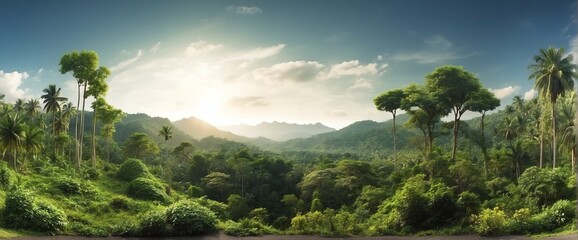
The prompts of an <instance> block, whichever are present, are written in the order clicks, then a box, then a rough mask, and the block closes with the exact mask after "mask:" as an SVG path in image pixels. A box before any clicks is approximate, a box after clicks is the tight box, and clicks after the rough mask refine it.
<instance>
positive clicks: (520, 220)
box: [510, 208, 533, 234]
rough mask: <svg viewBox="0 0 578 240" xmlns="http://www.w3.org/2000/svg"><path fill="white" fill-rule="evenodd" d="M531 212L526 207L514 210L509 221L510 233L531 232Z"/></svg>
mask: <svg viewBox="0 0 578 240" xmlns="http://www.w3.org/2000/svg"><path fill="white" fill-rule="evenodd" d="M531 218H532V212H531V211H530V209H528V208H522V209H518V210H516V212H514V215H513V216H512V221H511V223H510V233H513V234H527V233H531V232H532V229H533V226H532V221H531Z"/></svg>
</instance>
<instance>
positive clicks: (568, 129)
mask: <svg viewBox="0 0 578 240" xmlns="http://www.w3.org/2000/svg"><path fill="white" fill-rule="evenodd" d="M575 101H576V93H575V92H571V93H570V94H569V96H568V97H566V98H564V99H563V101H562V104H560V109H559V110H560V111H559V113H560V117H561V120H562V121H561V124H560V131H562V135H561V136H560V139H559V140H560V141H561V142H562V144H561V146H560V150H562V149H568V150H570V159H571V163H572V172H574V170H575V169H576V134H575V132H574V119H575V117H576V112H575V110H574V102H575Z"/></svg>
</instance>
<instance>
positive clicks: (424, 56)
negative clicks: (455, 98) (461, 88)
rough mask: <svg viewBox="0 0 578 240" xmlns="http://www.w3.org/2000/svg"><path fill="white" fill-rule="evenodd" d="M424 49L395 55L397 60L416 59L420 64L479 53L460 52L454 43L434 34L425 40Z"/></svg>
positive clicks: (440, 61)
mask: <svg viewBox="0 0 578 240" xmlns="http://www.w3.org/2000/svg"><path fill="white" fill-rule="evenodd" d="M423 43H424V47H423V48H424V49H423V50H420V51H415V52H400V53H397V54H395V55H393V57H392V58H393V59H394V60H397V61H415V62H417V63H420V64H428V63H444V62H447V61H450V60H456V59H462V58H468V57H472V56H475V55H478V54H479V52H472V53H459V52H457V51H456V50H455V49H454V47H453V46H454V45H453V43H451V42H450V41H448V40H447V39H446V38H444V37H443V36H441V35H434V36H432V37H429V38H425V39H424V40H423Z"/></svg>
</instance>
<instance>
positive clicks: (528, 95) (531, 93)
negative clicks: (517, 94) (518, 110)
mask: <svg viewBox="0 0 578 240" xmlns="http://www.w3.org/2000/svg"><path fill="white" fill-rule="evenodd" d="M537 94H538V91H536V90H534V89H533V88H532V89H530V90H529V91H527V92H525V93H524V100H531V99H532V98H534V97H535V96H536V95H537Z"/></svg>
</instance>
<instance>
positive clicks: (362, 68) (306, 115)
mask: <svg viewBox="0 0 578 240" xmlns="http://www.w3.org/2000/svg"><path fill="white" fill-rule="evenodd" d="M285 48H286V45H285V44H277V45H273V46H256V47H254V48H252V49H245V50H232V49H235V46H225V45H224V44H221V43H211V42H208V41H203V40H200V41H195V42H192V43H190V44H188V45H186V46H183V48H182V50H181V51H175V52H174V53H172V54H169V55H167V56H164V57H162V58H158V57H154V58H153V57H151V58H147V57H146V54H145V53H143V51H139V52H138V53H137V55H136V56H135V57H133V58H130V59H127V60H124V61H122V62H120V63H119V64H117V65H116V66H115V68H116V69H122V71H119V72H118V73H114V74H113V76H112V77H111V79H110V90H109V94H108V99H109V101H110V102H111V103H112V104H113V105H115V106H117V107H119V108H121V109H124V110H125V111H128V112H144V113H148V114H151V115H153V116H163V117H169V118H170V119H171V120H179V119H181V118H185V117H189V116H195V117H198V118H201V119H203V120H206V121H208V122H209V123H211V124H215V125H229V124H238V123H248V124H256V123H259V122H261V121H287V122H295V123H311V122H324V123H326V124H328V125H330V126H335V127H343V126H345V125H347V124H349V123H351V122H353V121H357V120H362V119H365V118H367V112H371V111H372V110H373V106H372V105H371V104H370V103H371V99H372V94H367V93H366V94H360V93H359V92H363V91H367V90H369V89H371V88H372V86H373V84H372V82H373V81H377V80H378V79H379V77H380V76H381V75H382V74H383V73H384V72H385V71H386V69H387V66H388V65H387V64H386V63H381V62H380V63H373V62H371V63H362V62H361V61H359V60H343V61H340V62H339V63H336V64H324V63H321V62H318V61H304V60H295V61H284V62H283V61H280V60H279V59H283V57H282V56H283V52H284V49H285ZM137 60H138V61H137ZM242 63H250V64H242ZM351 90H355V91H351ZM329 109H332V110H331V111H329ZM337 109H339V110H337ZM337 111H338V112H337ZM377 114H379V113H378V112H376V113H375V115H377Z"/></svg>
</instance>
